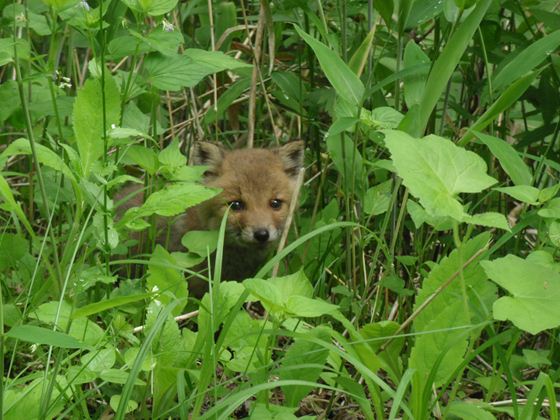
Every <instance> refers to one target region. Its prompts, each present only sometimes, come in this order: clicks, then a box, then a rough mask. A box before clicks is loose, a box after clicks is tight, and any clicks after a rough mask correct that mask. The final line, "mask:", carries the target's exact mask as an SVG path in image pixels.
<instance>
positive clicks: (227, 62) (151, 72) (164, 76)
mask: <svg viewBox="0 0 560 420" xmlns="http://www.w3.org/2000/svg"><path fill="white" fill-rule="evenodd" d="M247 67H251V66H250V65H249V64H246V63H243V62H242V61H238V60H236V59H234V58H232V57H229V56H227V55H225V54H224V53H222V52H219V51H204V50H199V49H194V48H192V49H188V50H185V52H184V53H183V54H181V55H179V54H177V55H175V56H165V57H164V56H160V55H156V54H152V55H149V56H148V57H146V59H145V62H144V70H145V71H146V80H147V81H148V82H149V83H151V84H152V85H154V86H155V87H157V88H159V89H163V90H170V91H177V90H180V89H181V88H183V87H193V86H195V85H196V84H197V83H198V82H200V81H201V80H202V79H203V78H204V77H206V76H208V75H210V74H214V73H218V72H220V71H224V70H236V69H240V68H247Z"/></svg>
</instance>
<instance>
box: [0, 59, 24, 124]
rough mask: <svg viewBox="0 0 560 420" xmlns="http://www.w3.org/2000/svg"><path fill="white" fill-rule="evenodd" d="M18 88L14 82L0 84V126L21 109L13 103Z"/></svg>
mask: <svg viewBox="0 0 560 420" xmlns="http://www.w3.org/2000/svg"><path fill="white" fill-rule="evenodd" d="M1 57H2V52H0V60H1V59H2V58H1ZM17 95H18V88H17V83H16V81H15V80H5V81H4V82H2V84H0V103H1V104H2V106H1V107H0V124H4V121H6V120H7V119H8V118H9V117H10V116H11V115H12V114H13V113H14V112H15V111H16V110H17V109H18V108H20V107H21V104H20V103H19V101H14V100H13V98H15V97H17Z"/></svg>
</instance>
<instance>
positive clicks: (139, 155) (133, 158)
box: [123, 144, 159, 175]
mask: <svg viewBox="0 0 560 420" xmlns="http://www.w3.org/2000/svg"><path fill="white" fill-rule="evenodd" d="M123 163H133V164H135V165H138V166H140V167H141V168H142V169H144V170H145V171H146V172H148V174H150V175H154V174H155V173H156V172H157V170H158V168H159V162H158V157H157V155H156V152H154V151H153V150H152V149H150V148H148V147H144V146H139V145H136V144H134V145H132V146H130V147H128V148H127V149H126V152H125V154H124V156H123Z"/></svg>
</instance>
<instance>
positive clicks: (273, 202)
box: [270, 198, 282, 210]
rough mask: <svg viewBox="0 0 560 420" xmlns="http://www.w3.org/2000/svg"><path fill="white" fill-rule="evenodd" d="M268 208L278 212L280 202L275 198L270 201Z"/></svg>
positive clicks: (280, 205)
mask: <svg viewBox="0 0 560 420" xmlns="http://www.w3.org/2000/svg"><path fill="white" fill-rule="evenodd" d="M270 207H272V208H273V209H274V210H278V209H279V208H280V207H282V200H278V199H277V198H275V199H273V200H270Z"/></svg>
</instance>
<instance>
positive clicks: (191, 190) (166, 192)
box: [120, 182, 219, 223]
mask: <svg viewBox="0 0 560 420" xmlns="http://www.w3.org/2000/svg"><path fill="white" fill-rule="evenodd" d="M218 192H219V191H218V190H216V189H215V188H208V187H204V186H202V185H199V184H195V183H192V182H178V183H175V184H171V185H168V186H167V187H165V188H163V189H161V190H159V191H156V192H155V193H153V194H151V195H150V196H149V197H148V199H147V200H146V202H145V203H144V204H143V205H142V206H141V207H134V208H131V209H129V210H128V211H127V212H126V213H125V214H124V216H123V218H122V219H121V221H120V222H121V223H128V222H130V221H132V220H135V219H138V218H141V217H146V216H151V215H152V214H157V215H160V216H166V217H171V216H176V215H178V214H181V213H183V212H184V211H185V210H186V209H188V208H189V207H192V206H195V205H197V204H199V203H201V202H203V201H205V200H208V199H210V198H212V197H214V196H215V195H216V194H217V193H218Z"/></svg>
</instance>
